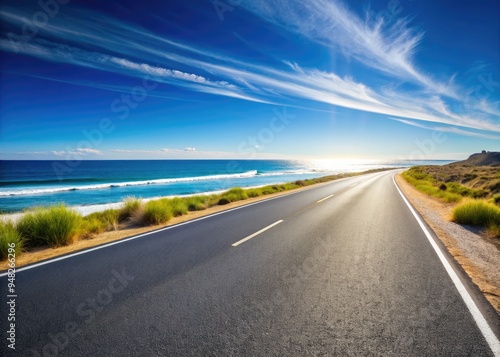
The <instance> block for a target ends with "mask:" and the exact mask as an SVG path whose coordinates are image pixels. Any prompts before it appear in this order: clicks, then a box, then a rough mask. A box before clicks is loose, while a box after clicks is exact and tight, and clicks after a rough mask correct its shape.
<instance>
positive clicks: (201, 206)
mask: <svg viewBox="0 0 500 357" xmlns="http://www.w3.org/2000/svg"><path fill="white" fill-rule="evenodd" d="M184 200H185V202H186V205H187V208H188V211H203V210H205V209H207V207H208V198H207V197H205V196H191V197H186V198H185V199H184Z"/></svg>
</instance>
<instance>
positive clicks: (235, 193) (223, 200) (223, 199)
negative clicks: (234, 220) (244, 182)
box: [218, 187, 248, 205]
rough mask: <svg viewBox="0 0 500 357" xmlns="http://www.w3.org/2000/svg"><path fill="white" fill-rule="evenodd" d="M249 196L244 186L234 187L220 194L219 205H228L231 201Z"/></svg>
mask: <svg viewBox="0 0 500 357" xmlns="http://www.w3.org/2000/svg"><path fill="white" fill-rule="evenodd" d="M247 198H248V195H247V193H246V192H245V190H244V189H242V188H239V187H237V188H232V189H230V190H229V191H227V192H224V193H223V194H221V195H220V198H219V203H218V204H219V205H226V204H228V203H231V202H236V201H241V200H246V199H247Z"/></svg>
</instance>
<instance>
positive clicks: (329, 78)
mask: <svg viewBox="0 0 500 357" xmlns="http://www.w3.org/2000/svg"><path fill="white" fill-rule="evenodd" d="M242 5H243V6H244V7H246V8H247V9H249V10H250V11H252V12H255V13H257V12H258V11H261V12H259V14H258V15H259V16H261V17H263V18H265V19H266V20H268V21H271V22H272V23H275V24H277V25H280V26H282V27H285V28H287V29H288V30H291V31H294V32H297V33H300V34H302V35H304V36H306V37H307V38H310V39H312V40H314V41H317V42H319V43H322V44H323V45H325V46H330V47H335V48H339V49H341V50H342V51H344V52H345V53H346V54H347V55H349V56H352V57H353V58H355V59H357V60H359V61H361V62H362V63H365V64H366V65H367V66H371V67H372V68H375V69H377V70H380V71H383V72H384V73H386V74H389V75H391V76H393V77H397V78H399V79H401V80H412V81H413V82H415V83H418V84H420V86H421V87H422V89H420V90H413V91H409V90H401V89H398V87H397V86H396V87H391V88H388V87H382V88H375V87H371V86H370V85H368V84H367V83H363V82H362V81H360V80H359V79H355V78H352V77H347V76H341V75H340V74H338V73H334V72H332V71H328V70H325V69H317V68H304V67H302V66H301V65H300V64H298V63H295V62H290V61H284V65H282V66H281V67H279V66H271V65H263V64H256V63H246V62H244V61H241V60H239V59H237V58H235V57H234V56H228V55H224V54H220V53H214V52H212V51H210V50H207V49H203V48H199V47H195V46H191V45H189V44H183V43H179V42H176V41H172V40H171V39H168V38H165V37H161V36H159V35H157V34H154V33H150V32H148V31H146V30H144V29H142V28H139V27H138V26H135V25H129V24H126V23H123V22H120V21H118V20H116V19H114V18H111V17H107V16H105V15H103V14H97V13H94V12H90V11H87V10H82V9H79V10H78V12H76V11H73V10H72V9H71V7H64V8H61V11H66V13H65V14H64V16H57V17H55V18H53V19H51V21H50V23H49V24H48V25H47V26H45V27H43V29H41V32H42V33H43V35H44V37H45V38H48V39H50V41H49V40H41V39H37V38H35V39H31V40H30V41H25V42H23V41H20V42H16V43H12V42H11V41H10V40H8V39H5V38H4V39H0V49H2V50H4V51H11V52H19V53H22V54H25V55H29V56H34V57H38V58H41V59H43V60H47V61H55V62H63V63H68V64H72V65H75V66H83V67H89V68H94V69H96V70H102V71H109V72H114V73H119V74H122V75H126V76H130V77H138V78H142V77H144V76H146V75H147V76H149V77H150V78H151V79H152V80H155V81H157V82H160V83H167V84H168V85H174V86H180V87H183V88H187V89H190V90H193V91H198V92H203V93H209V94H212V95H218V96H225V97H231V98H237V99H240V100H246V101H254V102H261V103H272V104H282V105H296V103H297V99H300V100H303V102H301V104H302V106H307V105H310V107H311V108H316V107H317V105H315V104H314V103H325V104H330V105H334V106H340V107H345V108H350V109H354V110H360V111H365V112H371V113H377V114H383V115H388V116H393V117H399V118H406V119H411V120H417V121H426V122H433V123H439V124H445V125H448V126H456V127H464V128H471V129H476V130H483V131H490V132H500V122H499V120H498V109H497V108H498V103H492V102H491V101H488V100H485V99H482V100H481V101H478V100H474V99H470V103H469V102H467V104H468V105H467V110H460V111H457V110H453V109H452V108H454V107H453V106H451V105H450V101H452V102H454V103H458V104H460V103H463V101H457V95H456V89H455V88H454V86H453V85H451V84H450V83H452V82H453V79H451V80H449V81H447V82H438V81H436V80H434V79H433V78H431V77H430V76H427V75H425V74H424V73H423V72H422V71H420V70H418V69H417V68H416V67H415V66H414V65H413V64H412V55H413V52H414V50H415V49H416V46H417V45H418V43H419V41H420V39H421V37H422V34H420V33H417V32H414V31H412V30H411V29H410V28H409V27H408V22H407V21H406V20H404V19H401V20H400V21H399V22H397V23H396V24H395V25H392V26H391V27H389V28H387V26H385V25H384V24H383V23H380V22H379V23H373V22H370V21H369V20H362V19H361V18H359V17H357V16H356V15H355V14H353V13H352V12H350V11H349V10H348V9H347V8H346V7H344V6H343V5H341V4H340V3H339V2H334V1H326V0H311V1H310V2H307V4H306V3H304V5H302V3H301V2H299V1H298V0H289V1H284V0H276V1H273V2H267V1H266V2H264V1H261V0H256V1H254V2H251V3H250V1H244V2H243V3H242ZM0 16H1V17H2V18H3V19H5V20H6V21H8V22H10V23H11V24H15V25H18V26H22V24H23V22H22V21H23V20H22V19H23V17H26V16H27V14H25V13H23V12H22V10H19V9H11V8H3V9H2V10H0ZM304 19H307V21H306V20H304ZM103 34H106V35H105V36H103ZM58 41H62V42H71V43H73V44H74V45H72V46H68V45H64V44H62V43H60V42H58ZM82 48H85V50H84V49H82ZM89 48H93V49H96V50H94V51H93V52H91V51H89V50H88V49H89ZM139 58H140V59H139ZM153 63H154V65H153ZM176 67H177V68H183V70H182V71H181V70H179V69H176ZM186 68H189V72H188V71H186ZM85 85H90V86H95V87H97V88H107V89H110V90H117V91H123V90H124V89H123V88H118V87H116V86H111V85H104V84H100V83H94V84H92V83H86V84H85ZM443 94H444V95H445V98H443ZM152 95H156V96H162V93H161V91H159V90H158V91H155V92H154V93H152ZM164 95H166V94H164ZM304 101H305V102H304ZM455 107H456V106H455ZM447 130H448V131H449V130H450V129H449V128H448V129H447ZM455 132H456V133H460V132H461V131H460V129H458V130H456V131H455ZM463 135H467V134H465V133H463ZM486 136H488V134H485V136H484V137H486ZM115 152H118V151H115Z"/></svg>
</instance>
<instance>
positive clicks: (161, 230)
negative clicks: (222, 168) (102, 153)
mask: <svg viewBox="0 0 500 357" xmlns="http://www.w3.org/2000/svg"><path fill="white" fill-rule="evenodd" d="M369 175H375V174H369ZM351 178H355V177H345V178H341V179H338V180H334V181H331V182H325V183H321V184H318V185H314V186H312V187H307V188H305V189H302V190H300V191H296V192H290V193H287V194H284V195H280V196H276V197H271V198H267V199H265V200H262V201H258V202H254V203H248V204H246V205H242V206H239V207H235V208H231V209H228V210H225V211H221V212H217V213H213V214H209V215H207V216H204V217H200V218H196V219H192V220H189V221H186V222H183V223H178V224H175V225H173V226H168V227H165V228H160V229H157V230H154V231H151V232H146V233H143V234H139V235H137V236H133V237H130V238H125V239H120V240H117V241H115V242H111V243H107V244H103V245H100V246H98V247H94V248H88V249H84V250H82V251H80V252H76V253H71V254H68V255H65V256H62V257H57V258H52V259H49V260H46V261H44V262H40V263H35V264H33V265H29V266H25V267H21V268H15V270H16V273H20V272H22V271H25V270H30V269H33V268H37V267H40V266H43V265H47V264H50V263H55V262H58V261H60V260H64V259H69V258H72V257H76V256H78V255H82V254H86V253H90V252H93V251H95V250H99V249H104V248H107V247H111V246H113V245H116V244H121V243H125V242H128V241H131V240H134V239H137V238H142V237H145V236H148V235H151V234H155V233H159V232H163V231H167V230H169V229H173V228H177V227H180V226H184V225H187V224H191V223H194V222H198V221H202V220H204V219H209V218H212V217H215V216H219V215H221V214H226V213H229V212H232V211H236V210H239V209H242V208H246V207H250V206H253V205H257V204H261V203H264V202H268V201H272V200H276V199H278V198H282V197H286V196H291V195H296V194H298V193H302V192H305V191H309V190H314V189H316V188H320V187H322V186H326V185H329V184H332V183H335V182H342V181H345V180H349V179H351ZM7 274H8V270H6V271H5V272H3V273H0V278H1V277H3V276H6V275H7Z"/></svg>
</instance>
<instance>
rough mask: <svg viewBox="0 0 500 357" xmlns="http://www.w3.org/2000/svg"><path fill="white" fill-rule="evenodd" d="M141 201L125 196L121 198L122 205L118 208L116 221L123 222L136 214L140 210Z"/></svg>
mask: <svg viewBox="0 0 500 357" xmlns="http://www.w3.org/2000/svg"><path fill="white" fill-rule="evenodd" d="M142 208H143V202H142V200H141V199H140V198H135V197H127V198H125V199H124V200H123V205H122V207H121V208H120V210H119V214H118V221H119V222H123V221H125V220H127V219H130V218H133V217H135V216H137V214H138V213H139V212H141V211H142Z"/></svg>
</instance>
